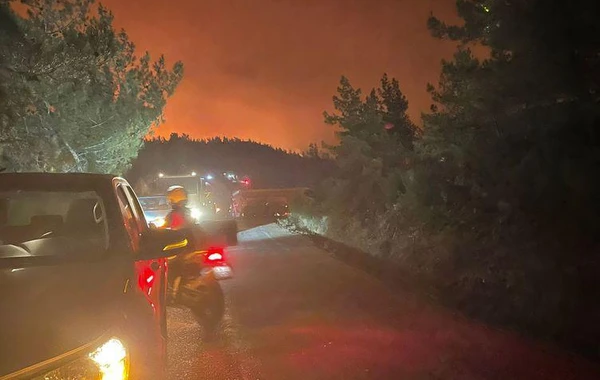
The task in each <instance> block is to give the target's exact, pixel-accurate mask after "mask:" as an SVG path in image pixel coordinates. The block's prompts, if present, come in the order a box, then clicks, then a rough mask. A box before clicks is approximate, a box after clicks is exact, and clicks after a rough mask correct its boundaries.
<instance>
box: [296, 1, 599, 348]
mask: <svg viewBox="0 0 600 380" xmlns="http://www.w3.org/2000/svg"><path fill="white" fill-rule="evenodd" d="M457 5H458V7H457V9H458V12H459V15H460V16H461V18H462V19H463V21H464V24H463V25H462V26H453V25H447V24H445V23H444V22H443V21H442V20H439V19H437V18H435V17H431V18H430V19H429V20H428V25H429V28H430V30H431V32H432V35H433V36H434V37H437V38H444V39H450V40H453V41H457V43H458V50H457V52H456V54H455V55H454V58H453V59H452V60H449V61H444V62H443V63H442V72H441V77H440V81H439V83H438V85H437V86H433V85H430V86H429V91H430V93H431V96H432V99H433V103H434V104H433V105H432V107H431V111H430V112H429V113H427V114H425V115H423V124H424V126H423V128H422V129H421V128H415V126H414V125H413V124H412V123H411V122H410V120H409V119H408V117H407V115H406V110H407V108H408V102H407V100H406V99H405V97H404V96H403V95H402V92H401V89H400V84H399V83H398V82H397V81H396V80H391V79H389V78H388V77H387V76H384V77H383V78H382V80H381V83H380V85H379V88H377V89H374V90H373V91H371V92H368V93H367V94H363V93H362V92H361V90H360V89H356V88H353V87H352V85H351V84H350V81H349V80H348V79H346V78H342V81H341V83H340V86H339V88H338V93H337V95H336V96H335V97H334V99H333V105H334V109H335V113H333V114H326V115H325V119H326V122H327V123H329V124H334V125H337V126H338V127H339V128H340V129H341V131H342V132H341V133H340V144H339V145H338V146H336V147H334V148H333V152H332V153H333V155H335V158H336V163H337V167H338V169H337V171H336V174H335V176H334V177H333V178H331V179H329V180H328V181H326V182H324V183H323V184H322V185H321V187H320V189H319V190H318V191H317V194H318V198H319V199H318V200H319V202H318V203H317V205H316V206H312V207H311V208H308V207H307V208H306V209H304V210H302V209H296V213H297V215H298V220H297V222H298V223H303V222H305V223H306V224H305V226H312V228H315V226H317V228H318V230H319V231H326V234H327V235H328V236H329V237H331V238H334V239H336V240H340V241H343V242H346V243H349V244H352V245H354V246H356V247H359V248H361V249H363V250H364V251H366V252H369V253H371V254H373V255H376V256H378V257H380V258H382V259H383V260H389V261H391V262H393V263H394V264H395V265H396V267H397V268H399V269H398V270H399V271H403V272H404V273H405V274H406V275H407V276H412V277H413V278H414V279H416V280H418V281H423V282H425V283H427V284H430V285H432V286H433V287H434V288H435V289H437V292H438V293H439V296H440V299H441V300H443V302H446V303H447V304H448V305H450V306H452V307H457V308H459V309H460V310H462V311H464V312H466V313H468V314H469V315H471V316H475V317H479V318H483V319H485V320H487V321H490V322H494V323H498V324H502V325H504V326H510V327H513V328H517V329H519V330H521V331H527V332H529V333H533V334H536V335H538V336H543V337H546V338H549V339H554V340H556V341H559V342H562V343H564V344H567V345H570V346H571V347H576V348H578V349H580V350H583V351H585V352H587V353H589V354H592V355H597V354H598V352H599V351H598V349H599V348H600V347H599V345H598V342H600V327H599V326H600V324H599V323H598V321H600V302H598V300H599V296H600V265H599V254H600V244H599V243H600V134H599V131H600V105H599V101H600V59H598V57H599V56H600V38H599V36H600V23H598V22H597V20H598V17H599V16H600V2H598V1H596V0H587V1H586V0H574V1H569V2H561V1H542V0H533V1H510V2H508V1H504V0H497V1H495V0H485V1H484V0H479V1H470V0H460V1H457ZM424 21H425V20H424ZM474 46H477V51H478V52H481V51H482V50H485V54H486V55H487V56H486V57H484V58H482V56H483V54H478V55H477V56H476V55H475V54H474V53H472V51H471V49H472V48H473V47H474ZM478 57H479V58H478ZM365 95H366V96H365ZM315 217H318V218H315ZM319 223H320V224H319Z"/></svg>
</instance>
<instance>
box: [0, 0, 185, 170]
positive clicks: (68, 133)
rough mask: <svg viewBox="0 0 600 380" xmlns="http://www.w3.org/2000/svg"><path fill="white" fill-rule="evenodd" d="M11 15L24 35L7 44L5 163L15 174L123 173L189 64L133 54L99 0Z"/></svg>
mask: <svg viewBox="0 0 600 380" xmlns="http://www.w3.org/2000/svg"><path fill="white" fill-rule="evenodd" d="M23 3H24V4H25V5H26V7H27V15H26V17H19V16H17V15H16V14H14V13H13V14H12V15H11V17H12V18H13V19H15V20H16V22H17V25H18V26H19V29H20V30H21V31H22V32H23V33H24V34H25V35H26V36H27V38H24V39H21V40H19V41H17V42H13V43H2V44H1V45H0V60H1V61H2V62H3V63H4V65H5V67H7V68H8V73H9V74H8V76H7V78H6V80H5V81H4V82H3V83H2V84H1V85H2V90H3V92H4V93H5V94H6V95H7V96H6V98H5V101H4V102H3V103H2V105H1V107H0V112H2V115H0V116H2V118H3V120H4V123H3V125H4V127H3V130H2V134H1V136H0V139H2V141H0V143H2V142H4V143H5V144H4V145H2V146H3V151H2V157H3V161H4V163H2V165H3V166H7V167H9V168H10V169H12V170H41V171H91V172H117V173H118V172H121V171H122V170H123V169H125V168H126V166H127V164H128V163H129V161H130V159H131V158H132V157H134V156H135V155H136V153H137V150H138V149H139V148H140V147H141V144H142V139H143V137H144V136H145V135H147V134H148V133H149V131H150V129H151V128H152V126H154V125H156V124H158V123H160V122H161V121H162V110H163V108H164V106H165V104H166V99H167V98H168V97H169V96H170V95H172V94H173V91H174V90H175V87H176V86H177V84H178V83H179V81H180V79H181V77H182V74H183V67H182V65H181V63H176V64H175V65H174V66H173V68H172V69H167V68H166V63H165V60H164V58H163V57H160V58H159V59H158V60H157V61H155V62H153V61H152V60H151V59H150V56H149V55H148V54H145V55H143V56H141V57H136V56H135V52H134V45H133V43H132V42H131V41H129V39H128V36H127V35H126V34H125V32H123V31H121V32H119V33H117V32H116V31H115V30H114V29H113V26H112V15H111V14H110V12H109V11H108V10H107V9H106V8H104V7H102V6H98V7H95V6H94V4H93V0H69V1H63V2H61V3H60V4H58V5H57V4H54V2H52V1H50V0H27V1H24V2H23Z"/></svg>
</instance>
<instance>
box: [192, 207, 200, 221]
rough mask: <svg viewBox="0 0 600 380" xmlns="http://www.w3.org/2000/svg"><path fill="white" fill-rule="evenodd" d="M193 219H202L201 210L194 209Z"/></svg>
mask: <svg viewBox="0 0 600 380" xmlns="http://www.w3.org/2000/svg"><path fill="white" fill-rule="evenodd" d="M191 215H192V218H194V219H200V217H202V211H201V210H200V209H199V208H196V207H194V208H193V209H192V211H191Z"/></svg>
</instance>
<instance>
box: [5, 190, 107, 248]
mask: <svg viewBox="0 0 600 380" xmlns="http://www.w3.org/2000/svg"><path fill="white" fill-rule="evenodd" d="M0 205H1V207H0V214H1V215H0V244H18V245H23V244H24V245H26V246H28V243H29V242H32V241H35V240H39V239H51V238H68V239H70V240H71V241H73V243H74V244H71V245H72V246H73V247H75V246H79V245H78V244H77V241H80V242H85V244H90V243H91V244H96V245H97V246H98V247H104V248H106V246H107V245H108V228H107V221H106V217H105V215H106V214H105V208H104V203H103V201H102V198H101V197H100V196H99V195H98V194H97V193H96V192H95V191H83V192H76V191H23V190H15V191H6V192H0ZM71 245H69V246H71ZM48 246H49V244H45V247H48ZM36 247H39V244H37V245H36ZM36 249H37V248H36ZM39 249H42V248H39ZM40 254H52V253H51V252H46V251H44V252H40Z"/></svg>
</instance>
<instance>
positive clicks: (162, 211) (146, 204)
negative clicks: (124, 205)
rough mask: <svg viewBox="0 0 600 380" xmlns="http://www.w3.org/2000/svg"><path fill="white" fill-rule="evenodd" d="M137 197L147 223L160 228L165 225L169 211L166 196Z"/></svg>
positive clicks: (169, 207)
mask: <svg viewBox="0 0 600 380" xmlns="http://www.w3.org/2000/svg"><path fill="white" fill-rule="evenodd" d="M138 199H139V201H140V205H141V206H142V211H143V212H144V216H145V217H146V221H147V222H148V225H150V226H151V227H157V228H162V227H163V226H164V225H165V218H166V217H167V215H168V214H169V212H170V211H171V206H170V205H169V200H168V199H167V197H166V196H164V195H153V196H147V197H139V198H138Z"/></svg>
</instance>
